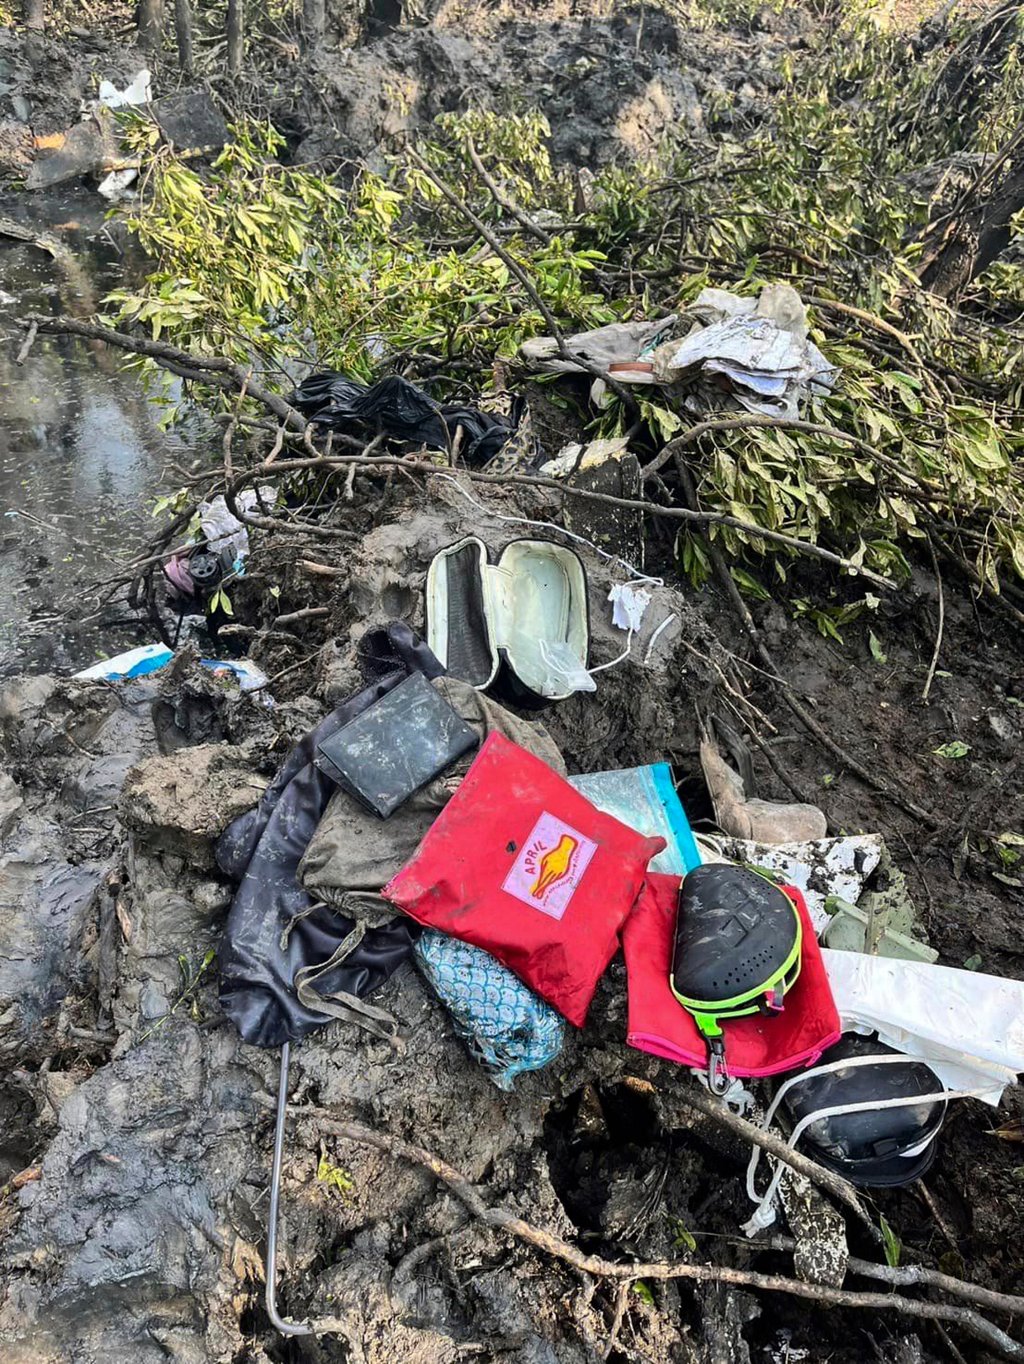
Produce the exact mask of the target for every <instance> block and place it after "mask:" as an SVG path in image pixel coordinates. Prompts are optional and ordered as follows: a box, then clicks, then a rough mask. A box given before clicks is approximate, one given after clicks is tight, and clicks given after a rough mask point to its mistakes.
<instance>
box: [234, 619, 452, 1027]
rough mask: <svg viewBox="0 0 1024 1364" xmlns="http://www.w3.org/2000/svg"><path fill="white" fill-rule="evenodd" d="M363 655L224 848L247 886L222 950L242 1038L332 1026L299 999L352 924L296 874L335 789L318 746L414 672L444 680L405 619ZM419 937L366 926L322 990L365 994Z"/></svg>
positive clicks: (373, 638)
mask: <svg viewBox="0 0 1024 1364" xmlns="http://www.w3.org/2000/svg"><path fill="white" fill-rule="evenodd" d="M362 658H363V665H364V666H363V671H364V675H365V677H366V679H367V682H368V685H367V686H366V687H365V688H364V690H363V691H361V692H359V693H358V694H357V695H355V696H352V697H349V699H348V700H347V701H344V702H343V703H342V704H341V705H340V706H338V707H337V708H336V709H335V710H333V711H332V712H331V714H330V715H328V716H327V717H326V718H325V719H324V720H322V721H321V722H320V724H319V725H317V727H316V728H315V729H314V730H312V731H311V732H310V733H309V734H307V735H306V736H305V737H304V738H303V739H301V740H300V741H299V743H297V744H296V745H295V747H294V748H293V749H292V750H291V752H290V753H289V754H288V756H287V758H286V759H285V761H284V764H283V765H282V767H281V769H280V771H279V772H278V773H277V776H276V777H275V778H274V780H273V782H272V783H271V784H270V786H268V787H267V789H266V791H265V792H264V794H263V798H262V799H261V801H260V803H259V805H258V806H256V808H255V809H253V810H249V811H247V812H246V813H245V814H244V815H240V816H239V817H238V819H236V820H234V821H233V823H231V824H230V825H229V826H228V828H227V829H226V830H225V831H224V833H223V834H222V835H221V838H220V841H219V842H218V844H217V862H218V864H219V866H220V868H221V870H222V871H224V872H225V873H226V874H227V875H228V876H231V877H233V878H234V879H236V880H238V881H239V883H240V884H239V887H238V890H237V892H236V894H235V898H234V900H233V902H232V905H231V909H230V912H229V913H228V918H227V923H226V924H225V926H224V936H223V938H222V940H221V945H220V950H219V953H218V964H219V967H220V977H221V983H220V1001H221V1005H222V1006H223V1009H224V1012H225V1013H226V1014H227V1015H228V1017H229V1018H230V1019H231V1020H232V1022H233V1023H234V1024H235V1026H236V1027H237V1028H238V1031H239V1032H240V1033H241V1035H242V1037H243V1038H244V1039H245V1041H246V1042H251V1043H253V1044H254V1045H255V1046H258V1047H277V1046H280V1045H281V1044H282V1043H283V1042H289V1041H296V1040H297V1039H298V1038H300V1037H305V1036H306V1034H307V1033H310V1032H313V1031H315V1029H317V1028H320V1027H323V1025H324V1024H325V1023H328V1022H330V1021H331V1020H330V1018H329V1017H328V1016H327V1015H326V1014H324V1013H321V1012H319V1011H316V1010H313V1009H310V1008H307V1007H306V1006H305V1005H304V1004H302V1003H300V1001H299V998H298V996H297V994H296V992H295V990H294V988H293V981H294V979H295V975H296V972H297V971H299V970H301V969H302V968H303V967H310V966H315V965H317V964H319V963H321V962H325V961H327V960H328V958H329V957H331V955H332V954H333V953H334V952H335V951H336V950H337V949H338V947H339V946H340V945H341V944H342V943H343V942H344V941H345V939H346V938H347V937H348V935H349V933H350V932H351V930H352V929H353V927H354V922H353V920H352V919H349V918H346V917H344V916H343V915H341V914H338V913H335V912H333V911H332V910H331V909H329V908H328V907H327V906H318V907H317V908H316V909H313V908H312V905H313V900H312V899H311V897H310V896H309V895H308V894H307V892H306V891H305V889H304V888H303V887H302V885H301V884H300V883H299V881H298V878H297V875H296V872H297V869H298V865H299V862H300V861H301V859H302V854H303V853H304V852H305V850H306V845H307V844H308V843H309V840H310V839H311V838H312V836H313V833H314V831H315V830H316V827H317V825H318V824H319V823H320V819H321V817H322V816H323V813H324V810H325V809H326V807H327V803H328V801H329V800H330V798H331V796H332V795H333V794H334V791H335V789H336V788H335V786H334V783H333V782H332V781H331V780H330V778H329V777H327V776H325V774H324V773H322V772H321V771H320V770H319V769H318V768H317V767H316V766H315V765H314V763H313V753H314V751H315V749H316V746H317V744H318V743H320V742H322V741H323V740H324V739H326V738H327V737H328V736H329V735H331V734H333V733H334V732H335V730H337V729H339V728H340V727H341V726H342V725H344V724H347V723H348V721H349V720H352V719H354V718H355V716H357V715H359V714H361V713H362V712H363V711H364V710H366V708H367V707H368V706H370V705H372V704H373V702H374V701H376V700H378V699H379V698H380V697H381V696H384V695H385V694H386V693H387V692H389V691H391V689H392V688H393V687H396V686H397V685H398V683H399V682H401V681H402V680H403V679H404V678H406V677H408V676H409V675H410V674H411V673H413V672H420V673H422V674H423V675H424V676H425V677H427V678H433V677H441V676H443V675H444V668H443V667H442V666H441V664H440V663H439V662H438V661H437V659H436V658H435V657H434V655H433V654H432V653H431V652H430V650H429V649H428V648H427V646H426V645H425V644H424V643H423V641H422V640H421V639H420V638H419V636H418V635H416V634H415V633H414V632H413V631H412V630H411V629H410V628H409V627H408V626H407V625H403V624H401V623H393V624H391V625H389V626H388V627H387V628H386V629H385V630H376V631H372V632H370V633H369V634H367V635H366V636H365V638H364V640H363V642H362ZM418 934H419V929H418V927H417V925H415V924H414V923H413V922H412V921H411V920H409V919H406V918H404V917H403V916H400V917H398V918H396V919H395V920H393V921H392V922H391V923H388V924H385V925H383V926H382V927H380V928H374V929H368V930H367V932H366V934H365V936H364V937H363V939H362V941H361V942H360V943H359V945H358V946H357V947H356V948H355V949H354V950H353V951H352V952H351V953H350V954H349V955H348V956H347V957H346V958H345V960H344V961H343V962H342V963H341V964H340V965H339V966H337V967H336V968H335V969H334V970H333V971H331V972H330V973H329V974H327V975H325V976H324V977H322V978H321V979H320V980H319V982H318V984H319V986H320V987H321V988H322V989H323V991H324V993H328V992H333V991H344V992H345V993H346V994H350V995H355V996H357V997H358V998H362V997H363V996H364V995H366V994H368V993H369V992H370V991H371V990H374V989H376V988H377V986H379V985H382V984H383V983H384V981H385V980H387V978H388V976H390V975H391V973H392V972H393V971H394V970H395V968H396V967H397V966H399V965H400V964H401V963H402V962H403V961H404V960H405V958H406V957H407V956H408V955H409V950H410V948H411V946H412V944H413V942H414V941H415V939H416V937H417V936H418ZM282 935H284V936H285V938H286V941H285V943H284V945H282Z"/></svg>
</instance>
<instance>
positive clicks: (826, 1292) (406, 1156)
mask: <svg viewBox="0 0 1024 1364" xmlns="http://www.w3.org/2000/svg"><path fill="white" fill-rule="evenodd" d="M290 1111H291V1112H292V1113H293V1114H295V1115H296V1116H297V1117H300V1118H308V1119H311V1120H312V1121H313V1123H314V1124H315V1126H316V1129H317V1131H318V1132H319V1133H329V1134H330V1135H331V1136H335V1137H341V1138H343V1139H344V1140H346V1141H354V1142H358V1143H359V1144H360V1145H361V1146H372V1147H374V1148H375V1149H376V1150H378V1151H383V1152H385V1153H386V1154H387V1155H389V1156H392V1157H393V1158H394V1159H396V1160H405V1161H408V1162H409V1163H410V1164H413V1165H418V1166H419V1167H420V1168H421V1169H423V1170H426V1171H428V1172H429V1173H430V1174H431V1175H433V1176H434V1178H435V1179H438V1180H440V1181H441V1183H442V1184H445V1185H446V1186H447V1187H448V1188H449V1189H450V1190H451V1192H452V1193H453V1194H454V1195H455V1197H456V1198H457V1199H458V1200H459V1201H460V1203H462V1204H463V1206H464V1207H465V1208H466V1209H467V1211H468V1212H469V1213H470V1214H471V1215H472V1216H473V1217H474V1218H475V1219H476V1220H477V1221H478V1222H481V1223H483V1224H484V1225H485V1226H489V1227H493V1228H494V1229H495V1230H496V1231H501V1232H504V1233H505V1234H506V1235H508V1236H511V1237H513V1238H514V1239H515V1240H517V1241H521V1242H523V1243H524V1244H525V1245H528V1246H532V1247H533V1248H534V1249H535V1250H539V1251H541V1252H542V1253H543V1254H545V1255H550V1256H552V1257H553V1258H554V1259H557V1260H561V1261H562V1262H563V1263H564V1264H567V1265H569V1266H570V1268H572V1269H575V1270H576V1271H577V1272H578V1273H580V1274H589V1275H591V1276H592V1277H594V1278H603V1279H613V1280H616V1281H618V1282H622V1281H626V1282H632V1281H633V1280H636V1279H645V1280H668V1279H691V1280H693V1281H695V1282H698V1283H721V1284H732V1285H735V1286H736V1287H738V1288H753V1289H759V1290H761V1291H763V1292H771V1293H788V1294H789V1295H790V1296H792V1297H796V1298H803V1299H805V1300H807V1301H810V1302H814V1303H817V1304H818V1305H820V1306H825V1307H849V1308H861V1309H869V1310H873V1311H883V1312H886V1311H888V1312H899V1313H901V1314H902V1315H903V1316H908V1317H917V1318H918V1319H920V1320H925V1321H936V1322H944V1323H945V1322H948V1323H950V1324H952V1325H955V1326H959V1327H960V1328H961V1329H962V1330H964V1331H966V1332H967V1333H968V1334H969V1335H971V1336H973V1337H974V1339H975V1340H979V1341H983V1342H984V1343H985V1345H987V1346H988V1347H989V1349H992V1350H994V1351H995V1352H996V1353H997V1354H999V1355H1000V1356H1002V1358H1004V1359H1011V1360H1022V1361H1024V1345H1021V1344H1019V1343H1018V1342H1017V1341H1015V1340H1014V1339H1013V1338H1012V1337H1011V1336H1008V1335H1007V1334H1006V1332H1005V1331H1003V1330H1001V1329H1000V1328H999V1327H998V1326H996V1325H995V1324H994V1323H993V1322H990V1321H989V1320H988V1319H987V1318H985V1317H983V1316H981V1315H980V1313H978V1312H975V1311H974V1310H973V1309H972V1308H969V1307H960V1306H956V1305H954V1304H951V1303H933V1302H919V1301H917V1300H916V1299H914V1298H907V1297H904V1296H902V1295H901V1294H898V1293H893V1292H885V1293H860V1292H854V1291H852V1290H849V1289H844V1288H825V1287H822V1286H820V1285H818V1284H811V1283H804V1282H803V1281H802V1280H800V1279H790V1278H787V1277H786V1276H785V1275H782V1274H759V1273H756V1272H754V1271H752V1270H743V1269H731V1268H729V1267H727V1266H724V1265H695V1264H685V1263H683V1264H671V1263H668V1262H667V1261H655V1262H653V1263H651V1264H641V1263H637V1264H618V1263H615V1262H614V1261H612V1260H605V1259H602V1258H601V1257H600V1256H598V1255H585V1254H584V1253H583V1252H582V1251H580V1250H578V1249H577V1248H576V1247H575V1246H573V1245H570V1244H569V1242H568V1241H564V1240H563V1239H562V1238H561V1237H560V1236H556V1235H555V1234H554V1233H553V1232H549V1231H545V1230H544V1229H543V1228H541V1227H535V1226H533V1225H532V1224H531V1223H530V1222H527V1221H525V1220H524V1219H523V1218H522V1217H518V1216H517V1215H516V1214H515V1213H513V1212H510V1211H509V1210H508V1209H507V1208H502V1207H491V1206H489V1205H488V1203H487V1202H486V1201H485V1200H484V1197H483V1194H482V1193H481V1191H480V1190H479V1189H478V1188H477V1187H476V1185H475V1184H472V1183H471V1182H470V1181H469V1180H468V1179H467V1178H466V1176H465V1175H464V1174H462V1173H461V1172H460V1171H459V1170H456V1169H455V1168H454V1166H451V1165H449V1164H448V1163H447V1161H444V1160H442V1159H441V1157H440V1156H436V1155H434V1154H433V1152H431V1151H427V1150H425V1149H424V1147H422V1146H415V1145H413V1144H412V1143H411V1142H407V1141H403V1140H402V1139H401V1138H400V1137H394V1136H391V1135H390V1134H389V1133H386V1132H380V1131H377V1130H375V1129H374V1128H372V1127H366V1126H365V1125H364V1124H363V1123H360V1122H354V1121H349V1120H343V1119H337V1118H331V1117H328V1116H326V1115H325V1114H324V1113H323V1112H322V1111H319V1110H313V1111H311V1110H309V1109H308V1108H292V1109H291V1110H290ZM932 1286H936V1287H937V1286H938V1285H935V1284H933V1285H932ZM311 1324H312V1325H313V1327H314V1330H315V1331H317V1332H318V1333H323V1334H327V1333H329V1332H331V1331H334V1330H340V1329H343V1323H341V1322H336V1321H335V1320H334V1319H333V1318H330V1317H324V1318H321V1319H320V1320H318V1321H316V1322H313V1323H311Z"/></svg>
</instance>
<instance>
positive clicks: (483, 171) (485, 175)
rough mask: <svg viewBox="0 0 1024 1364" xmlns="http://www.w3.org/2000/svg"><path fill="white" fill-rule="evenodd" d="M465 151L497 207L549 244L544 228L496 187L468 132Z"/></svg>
mask: <svg viewBox="0 0 1024 1364" xmlns="http://www.w3.org/2000/svg"><path fill="white" fill-rule="evenodd" d="M466 151H467V152H469V159H470V161H472V163H473V165H474V166H475V167H476V173H477V175H479V177H480V179H481V180H482V181H483V182H484V184H485V185H486V186H487V188H488V189H489V190H490V192H491V197H492V198H493V199H494V202H495V203H496V204H497V205H498V207H499V208H503V209H504V210H505V212H506V213H511V214H512V217H513V218H515V220H516V222H517V223H519V225H520V226H521V227H523V228H525V229H526V231H527V232H529V234H530V236H531V237H536V239H537V240H538V241H539V242H540V244H541V245H542V246H550V245H551V238H550V237H549V236H548V234H547V233H546V232H545V231H544V229H543V228H542V227H538V226H537V224H536V223H535V222H534V221H533V219H532V218H531V217H530V215H529V214H528V213H526V212H524V211H523V209H521V208H520V207H519V205H518V204H517V203H515V202H514V201H513V200H512V199H510V198H509V196H508V195H507V194H503V193H502V191H501V190H500V189H499V188H498V185H497V184H496V183H495V181H494V179H493V177H492V176H491V175H490V173H489V172H488V170H487V167H486V166H485V165H484V163H483V162H482V161H481V160H480V153H479V152H478V151H477V149H476V144H475V143H474V142H473V139H472V138H471V137H470V136H469V135H468V134H467V136H466Z"/></svg>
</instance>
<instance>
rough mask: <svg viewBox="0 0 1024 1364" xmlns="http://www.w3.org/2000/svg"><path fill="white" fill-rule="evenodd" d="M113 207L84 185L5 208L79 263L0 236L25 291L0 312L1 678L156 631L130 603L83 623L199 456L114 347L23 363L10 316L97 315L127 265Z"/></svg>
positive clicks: (63, 345) (59, 352)
mask: <svg viewBox="0 0 1024 1364" xmlns="http://www.w3.org/2000/svg"><path fill="white" fill-rule="evenodd" d="M104 209H105V205H104V203H103V201H102V200H101V199H100V198H99V197H98V196H97V195H95V194H94V193H92V192H91V191H90V190H88V189H84V188H83V189H76V190H74V191H73V192H71V193H68V194H65V195H62V196H60V197H56V196H54V197H50V198H48V199H46V200H42V199H39V198H31V199H30V198H29V196H27V195H17V196H15V195H11V196H8V197H7V200H6V202H5V203H4V204H3V205H2V207H0V212H3V213H6V214H7V216H9V217H16V218H18V220H19V221H21V222H26V223H32V224H33V225H34V226H36V227H38V228H40V229H46V230H48V231H50V232H52V233H53V235H54V236H56V237H57V238H58V239H59V240H61V241H62V242H64V243H65V244H66V245H67V246H69V247H70V248H71V250H72V251H73V252H74V253H75V256H76V259H77V262H78V265H79V267H80V271H79V272H76V273H73V274H72V275H71V276H69V275H68V273H67V271H65V270H62V269H61V268H60V267H59V266H58V265H57V264H55V262H54V261H53V260H52V259H51V258H50V256H49V255H48V254H46V253H44V252H42V251H40V250H38V249H37V248H36V247H34V246H30V245H27V244H22V243H19V242H14V241H11V240H10V239H6V238H2V237H0V290H3V292H4V293H5V294H7V295H11V296H13V297H14V299H15V300H16V301H15V302H14V303H8V304H6V305H4V306H3V307H2V308H0V676H2V675H6V674H10V673H13V672H19V671H32V672H40V671H58V672H59V671H66V670H70V669H73V668H77V667H81V666H84V665H85V664H87V663H91V662H93V661H94V660H95V659H96V658H97V657H99V656H101V655H103V654H107V655H109V654H114V653H117V652H119V651H121V650H122V649H126V648H130V647H131V646H132V645H133V644H137V643H142V642H146V641H148V640H150V639H151V638H152V630H151V628H150V627H148V626H146V625H144V624H142V623H140V622H138V621H132V620H129V619H128V616H129V615H130V613H129V612H128V610H127V608H126V607H122V608H120V609H119V610H117V611H114V612H113V613H108V616H107V618H106V619H105V620H103V621H101V622H98V621H87V623H85V624H84V625H83V624H80V623H79V621H80V620H81V618H83V617H88V616H89V614H90V612H91V610H92V606H91V603H90V601H89V591H90V589H91V587H92V585H93V584H94V583H95V582H96V581H97V580H98V579H102V578H106V577H110V576H111V575H112V574H114V573H116V572H117V570H118V566H119V565H120V564H122V563H123V562H125V561H127V560H130V558H131V557H132V553H133V551H134V550H135V549H136V548H137V546H138V545H139V544H140V543H141V542H142V540H143V539H144V538H146V537H147V536H148V535H149V534H150V533H151V532H152V526H153V522H152V519H151V516H150V511H151V508H152V505H153V501H154V499H155V498H156V497H157V496H158V495H159V494H160V493H161V492H163V491H166V490H167V488H168V486H169V483H170V480H171V478H172V475H170V474H167V475H166V476H165V473H164V470H165V466H166V464H167V463H168V461H174V462H185V463H187V462H188V460H189V458H190V456H191V451H190V450H189V448H188V446H187V444H186V443H185V442H183V440H182V438H181V437H180V436H177V435H167V434H164V433H162V432H161V431H160V430H159V429H158V427H157V417H158V415H159V413H158V409H157V408H156V407H155V406H154V405H153V404H152V403H150V402H149V401H148V400H147V398H146V395H145V394H144V393H143V391H142V389H141V387H140V385H139V383H138V382H137V381H136V380H135V379H134V378H133V377H132V376H131V375H130V374H126V373H124V372H123V370H122V369H121V366H120V361H119V358H118V357H117V356H115V355H112V354H111V353H110V352H109V350H107V349H106V348H104V347H101V346H92V347H90V345H89V344H88V343H86V342H83V341H80V340H76V339H74V338H71V337H56V336H42V335H40V336H39V337H38V338H37V340H36V342H35V345H34V346H33V348H32V350H31V352H30V354H29V356H28V358H27V359H26V360H25V363H24V364H23V365H21V366H20V367H19V366H18V365H16V363H15V357H16V355H17V353H18V349H19V347H20V345H21V341H22V339H23V333H22V332H21V331H20V330H19V329H18V328H16V327H15V326H14V325H13V322H12V319H13V318H14V317H17V316H19V315H23V314H25V313H29V312H40V313H58V312H62V311H68V312H74V313H77V314H78V315H79V316H88V315H89V313H90V312H92V311H93V310H94V308H95V307H96V306H97V304H98V301H99V300H100V299H101V298H102V297H103V295H104V294H105V293H106V292H107V290H109V289H111V288H113V287H115V286H117V285H119V284H120V283H121V282H122V281H123V279H124V276H125V272H126V269H128V270H129V271H130V270H131V267H130V266H126V263H125V261H124V259H123V257H122V255H121V253H120V252H119V251H118V249H117V248H116V246H115V245H114V242H113V240H112V239H111V237H110V236H109V234H108V233H107V232H106V230H105V227H104V216H103V215H104ZM90 295H91V297H90ZM112 617H113V618H112ZM118 617H120V619H117V618H118ZM76 618H77V619H76Z"/></svg>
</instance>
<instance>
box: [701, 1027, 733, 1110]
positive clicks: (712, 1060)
mask: <svg viewBox="0 0 1024 1364" xmlns="http://www.w3.org/2000/svg"><path fill="white" fill-rule="evenodd" d="M707 1044H708V1088H709V1089H710V1090H711V1093H712V1094H717V1095H718V1096H719V1097H721V1096H722V1095H723V1094H725V1093H727V1092H728V1089H729V1086H730V1085H731V1084H732V1077H731V1075H730V1074H729V1070H728V1067H727V1066H726V1064H725V1042H724V1041H723V1040H722V1038H721V1037H709V1038H708V1039H707Z"/></svg>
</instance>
